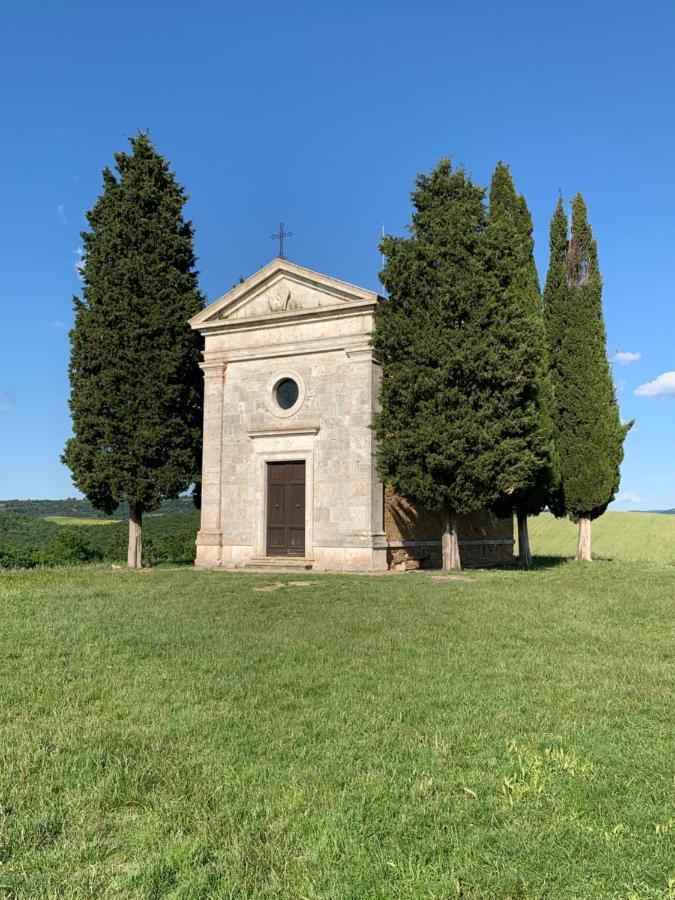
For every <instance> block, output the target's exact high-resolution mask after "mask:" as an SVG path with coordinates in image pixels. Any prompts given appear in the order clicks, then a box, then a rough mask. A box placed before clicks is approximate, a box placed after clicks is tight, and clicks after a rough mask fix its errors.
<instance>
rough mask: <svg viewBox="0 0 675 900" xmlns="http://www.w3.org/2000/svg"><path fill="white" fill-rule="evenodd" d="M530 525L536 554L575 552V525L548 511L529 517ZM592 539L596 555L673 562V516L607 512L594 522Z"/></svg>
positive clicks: (632, 559)
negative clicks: (555, 516)
mask: <svg viewBox="0 0 675 900" xmlns="http://www.w3.org/2000/svg"><path fill="white" fill-rule="evenodd" d="M529 525H530V543H531V545H532V552H533V553H534V554H535V555H537V554H540V555H551V556H574V553H575V551H576V546H577V534H578V530H579V526H578V525H575V524H574V523H573V522H570V520H569V519H555V518H554V517H553V516H552V515H550V513H542V515H540V516H535V517H533V518H531V519H530V523H529ZM592 540H593V556H595V557H600V558H604V559H615V560H623V561H625V562H665V563H669V564H670V565H675V516H664V515H658V514H656V513H638V512H635V513H633V512H608V513H605V514H604V516H601V517H600V518H599V519H596V520H595V522H593V539H592Z"/></svg>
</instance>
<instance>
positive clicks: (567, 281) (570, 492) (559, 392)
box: [544, 194, 632, 561]
mask: <svg viewBox="0 0 675 900" xmlns="http://www.w3.org/2000/svg"><path fill="white" fill-rule="evenodd" d="M544 311H545V321H546V331H547V338H548V345H549V354H550V359H551V370H552V375H553V391H554V406H555V415H554V425H555V440H556V447H557V450H558V456H559V459H560V473H561V482H560V488H559V490H558V491H557V493H556V496H555V497H554V499H553V502H552V504H551V506H552V510H553V512H554V513H555V514H556V515H558V516H562V515H568V516H569V517H570V518H571V519H572V520H573V521H578V523H579V540H578V545H577V554H576V558H577V559H580V560H586V561H590V560H591V521H592V520H593V519H596V518H597V517H598V516H601V515H602V514H603V513H604V512H605V510H606V509H607V506H608V505H609V504H610V503H611V501H612V500H613V499H614V495H615V493H616V491H617V489H618V486H619V475H620V473H619V469H620V466H621V461H622V459H623V442H624V439H625V436H626V434H627V432H628V430H629V428H630V427H631V425H632V422H631V423H628V424H627V425H622V423H621V420H620V418H619V408H618V404H617V402H616V395H615V392H614V385H613V383H612V374H611V370H610V366H609V362H608V359H607V347H606V344H607V338H606V334H605V325H604V321H603V317H602V278H601V276H600V269H599V266H598V252H597V246H596V242H595V240H594V238H593V234H592V232H591V228H590V225H589V224H588V218H587V211H586V204H585V203H584V199H583V197H582V196H581V194H577V196H576V197H575V198H574V200H573V202H572V228H571V234H569V233H568V222H567V217H566V215H565V211H564V209H563V205H562V200H559V201H558V205H557V207H556V210H555V213H554V215H553V219H552V221H551V259H550V265H549V270H548V276H547V279H546V287H545V290H544Z"/></svg>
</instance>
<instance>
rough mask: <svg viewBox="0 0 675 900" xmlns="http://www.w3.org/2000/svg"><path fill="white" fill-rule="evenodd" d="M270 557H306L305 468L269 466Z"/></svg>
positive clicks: (294, 464) (291, 464)
mask: <svg viewBox="0 0 675 900" xmlns="http://www.w3.org/2000/svg"><path fill="white" fill-rule="evenodd" d="M267 555H268V556H304V555H305V464H304V462H287V463H284V462H278V463H277V462H273V463H267Z"/></svg>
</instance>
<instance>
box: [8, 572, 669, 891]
mask: <svg viewBox="0 0 675 900" xmlns="http://www.w3.org/2000/svg"><path fill="white" fill-rule="evenodd" d="M293 581H301V582H302V584H303V585H304V586H302V587H301V586H293V585H292V584H291V582H293ZM275 584H281V587H278V588H277V589H274V590H269V591H260V590H256V588H261V587H265V586H268V585H272V586H274V585H275ZM0 608H1V610H2V623H3V628H2V632H1V634H2V638H1V640H2V648H1V650H2V652H1V653H0V679H1V680H0V727H1V729H2V731H1V740H0V863H1V864H0V896H2V897H7V898H10V897H16V898H31V897H35V898H37V897H40V898H45V897H46V898H71V897H106V898H107V897H115V898H117V897H125V898H160V897H161V898H165V897H169V898H241V900H248V898H289V900H290V898H292V900H300V898H322V900H323V898H330V900H346V898H350V900H351V898H353V900H364V898H408V897H414V898H418V897H419V898H427V900H429V898H438V900H440V898H452V897H464V898H535V897H536V898H585V897H589V898H625V900H629V898H640V900H643V898H669V897H671V898H672V897H673V896H675V807H674V804H673V801H674V797H675V780H674V778H675V772H674V765H673V762H674V753H673V751H674V736H675V717H674V705H673V676H674V675H675V666H674V650H675V647H674V642H673V625H674V624H675V623H674V619H675V616H674V612H675V569H674V568H671V567H667V566H656V565H646V564H645V565H640V566H630V565H626V564H619V563H602V562H599V563H594V564H593V565H592V566H587V565H575V564H574V563H563V564H560V565H555V566H551V567H550V568H541V569H539V570H537V571H534V572H532V573H521V572H518V571H489V572H488V571H479V572H472V573H469V574H468V575H467V576H465V580H450V581H447V580H445V581H444V580H438V579H437V578H434V577H433V576H432V575H429V574H423V573H412V574H408V575H394V576H388V577H387V576H385V577H379V578H378V577H349V576H318V575H314V576H312V575H308V576H301V577H300V578H297V577H294V576H284V575H281V576H263V575H253V574H227V573H218V572H195V571H191V570H189V569H183V570H173V571H172V570H154V571H150V572H147V573H130V572H124V571H120V572H113V571H111V570H110V569H105V568H103V567H100V568H81V569H77V568H74V569H72V570H66V569H53V570H34V571H30V572H20V571H14V572H9V573H5V574H2V575H0Z"/></svg>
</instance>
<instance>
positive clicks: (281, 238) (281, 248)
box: [272, 222, 293, 259]
mask: <svg viewBox="0 0 675 900" xmlns="http://www.w3.org/2000/svg"><path fill="white" fill-rule="evenodd" d="M292 236H293V232H292V231H284V223H283V222H280V223H279V233H278V234H273V235H272V240H273V241H279V259H286V257H285V256H284V238H287V237H292Z"/></svg>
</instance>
